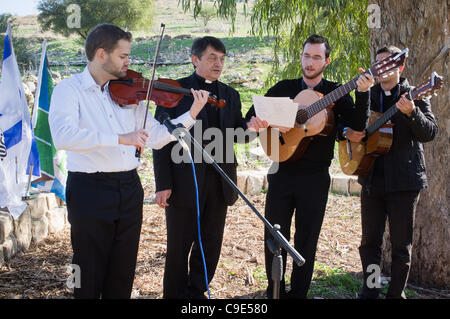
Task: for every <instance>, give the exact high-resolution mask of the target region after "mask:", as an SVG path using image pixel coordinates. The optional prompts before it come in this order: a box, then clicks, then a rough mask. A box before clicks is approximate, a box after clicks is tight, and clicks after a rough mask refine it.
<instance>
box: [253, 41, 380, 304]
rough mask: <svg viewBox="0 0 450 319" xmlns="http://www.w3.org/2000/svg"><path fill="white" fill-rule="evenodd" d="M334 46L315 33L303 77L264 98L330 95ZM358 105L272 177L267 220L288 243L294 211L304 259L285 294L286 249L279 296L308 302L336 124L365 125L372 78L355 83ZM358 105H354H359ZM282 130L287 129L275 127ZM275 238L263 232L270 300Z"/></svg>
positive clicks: (341, 104)
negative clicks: (270, 244)
mask: <svg viewBox="0 0 450 319" xmlns="http://www.w3.org/2000/svg"><path fill="white" fill-rule="evenodd" d="M330 52H331V49H330V45H329V43H328V40H327V39H326V38H324V37H322V36H319V35H311V36H310V37H308V39H306V41H305V43H304V44H303V53H302V71H303V77H302V78H300V79H293V80H283V81H280V82H278V83H277V84H275V86H273V87H272V88H270V89H269V91H267V93H266V96H274V97H286V96H288V97H290V98H291V99H294V98H295V97H296V96H297V94H298V93H299V92H301V91H303V90H308V89H313V90H315V91H318V92H320V93H322V94H324V95H325V94H328V93H330V92H332V91H333V90H334V89H336V88H337V87H338V86H340V84H338V83H335V82H331V81H328V80H326V79H324V78H323V71H324V69H325V68H326V67H327V65H328V64H329V63H330ZM360 71H361V72H362V71H363V70H360ZM356 83H357V90H356V93H355V96H356V103H353V100H352V98H351V96H350V95H349V94H347V95H344V96H343V97H342V98H340V99H339V100H337V101H336V102H335V105H334V107H333V109H332V112H333V113H334V121H335V123H334V125H333V130H332V132H331V133H329V134H328V135H327V136H319V135H317V136H314V137H312V138H311V141H310V143H309V145H308V148H307V149H306V151H305V153H304V155H303V156H302V158H300V159H298V160H296V161H293V162H289V161H286V162H280V163H279V169H278V171H277V172H276V173H273V174H269V175H268V182H269V188H268V192H267V196H266V208H265V216H266V218H267V219H268V221H269V222H270V223H272V224H279V225H280V226H281V232H282V234H283V235H284V236H285V237H286V239H287V240H289V238H290V229H291V223H292V217H293V215H294V211H295V235H294V248H295V249H296V250H297V251H298V252H299V253H300V255H302V256H303V257H304V258H305V261H306V262H305V264H304V265H303V266H301V267H299V266H297V265H296V264H295V263H294V265H293V270H292V277H291V289H290V291H289V292H286V289H285V281H284V272H285V270H286V252H285V251H283V267H284V269H283V279H282V281H281V283H280V289H281V291H280V297H281V298H306V296H307V292H308V289H309V286H310V283H311V279H312V274H313V269H314V260H315V254H316V246H317V241H318V239H319V234H320V230H321V227H322V221H323V218H324V214H325V208H326V204H327V199H328V190H329V187H330V175H329V172H328V168H329V166H330V164H331V160H332V158H333V148H334V144H335V136H336V130H337V129H336V124H337V123H347V125H348V124H350V123H351V125H354V126H355V127H358V128H360V129H363V128H364V127H365V122H366V120H367V118H368V99H369V94H368V90H369V87H370V86H371V85H372V83H373V77H372V76H370V75H367V74H365V75H361V76H360V77H359V79H358V80H357V82H356ZM355 104H356V105H355ZM246 118H247V119H248V120H250V122H251V123H252V127H258V130H259V129H265V128H267V127H268V123H267V122H266V121H262V120H261V119H259V118H258V117H256V115H255V110H254V107H252V108H250V110H249V111H248V113H247V115H246ZM276 128H278V129H279V130H280V132H287V131H288V130H289V128H285V127H276ZM269 236H270V237H271V235H270V233H269V232H268V231H267V230H266V232H265V260H266V273H267V279H268V282H269V284H268V287H267V296H268V298H272V296H273V295H272V293H273V281H272V269H271V264H272V258H273V254H272V253H271V251H270V250H269V249H268V246H267V239H269V238H270V237H269Z"/></svg>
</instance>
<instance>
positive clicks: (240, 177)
mask: <svg viewBox="0 0 450 319" xmlns="http://www.w3.org/2000/svg"><path fill="white" fill-rule="evenodd" d="M247 178H248V175H247V173H245V172H238V174H237V187H238V188H239V190H240V191H241V192H242V193H244V194H246V193H247Z"/></svg>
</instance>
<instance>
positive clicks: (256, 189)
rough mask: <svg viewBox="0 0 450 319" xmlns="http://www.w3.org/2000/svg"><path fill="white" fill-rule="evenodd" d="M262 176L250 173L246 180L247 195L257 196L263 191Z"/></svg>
mask: <svg viewBox="0 0 450 319" xmlns="http://www.w3.org/2000/svg"><path fill="white" fill-rule="evenodd" d="M263 186H264V175H263V174H260V173H259V172H258V173H257V172H251V173H250V174H249V175H248V178H247V194H249V195H258V194H260V193H261V191H262V190H263Z"/></svg>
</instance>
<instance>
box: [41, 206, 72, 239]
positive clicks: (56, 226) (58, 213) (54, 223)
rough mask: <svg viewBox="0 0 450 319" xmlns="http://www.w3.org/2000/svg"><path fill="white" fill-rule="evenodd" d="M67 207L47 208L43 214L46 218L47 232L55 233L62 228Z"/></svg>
mask: <svg viewBox="0 0 450 319" xmlns="http://www.w3.org/2000/svg"><path fill="white" fill-rule="evenodd" d="M66 214H67V209H66V208H65V207H59V208H54V209H52V210H48V211H47V212H46V213H45V216H46V217H47V219H48V232H49V233H56V232H58V231H60V230H63V229H64V225H65V220H66Z"/></svg>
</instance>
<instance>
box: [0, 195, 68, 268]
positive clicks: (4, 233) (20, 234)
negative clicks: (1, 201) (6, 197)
mask: <svg viewBox="0 0 450 319" xmlns="http://www.w3.org/2000/svg"><path fill="white" fill-rule="evenodd" d="M25 202H26V203H27V205H28V206H27V208H26V209H25V211H24V212H23V213H22V215H20V217H19V218H18V219H16V220H14V219H13V218H12V216H11V214H10V213H9V212H8V211H6V210H1V209H0V266H1V265H3V264H4V263H5V261H7V260H9V259H10V258H11V257H13V256H14V255H16V254H17V253H18V252H24V251H27V250H28V248H29V247H30V244H31V242H34V243H39V242H40V241H42V240H43V239H44V238H46V237H47V236H48V235H49V234H51V233H55V232H58V231H60V230H63V229H64V227H65V226H66V225H68V221H67V208H66V207H65V206H62V204H63V202H62V201H61V200H59V199H58V198H57V197H56V196H55V194H53V193H49V194H39V195H37V196H36V197H33V198H32V199H29V200H26V201H25Z"/></svg>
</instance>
